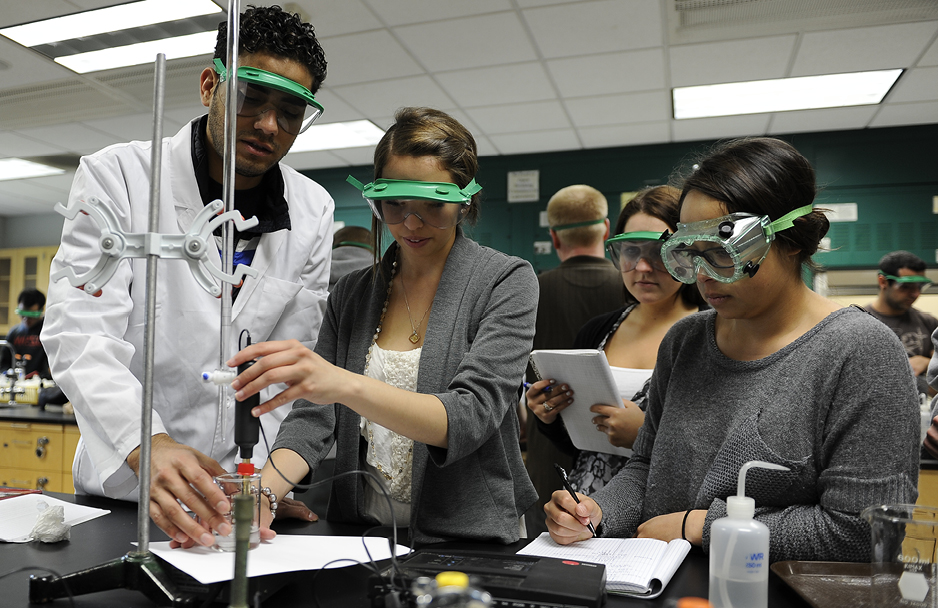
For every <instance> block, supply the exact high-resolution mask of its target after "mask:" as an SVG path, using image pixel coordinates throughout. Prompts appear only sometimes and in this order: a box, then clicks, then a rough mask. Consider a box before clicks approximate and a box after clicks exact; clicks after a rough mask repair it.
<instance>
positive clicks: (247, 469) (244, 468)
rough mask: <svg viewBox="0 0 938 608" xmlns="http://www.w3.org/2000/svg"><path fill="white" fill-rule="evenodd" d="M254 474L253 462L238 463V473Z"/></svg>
mask: <svg viewBox="0 0 938 608" xmlns="http://www.w3.org/2000/svg"><path fill="white" fill-rule="evenodd" d="M253 474H254V463H253V462H241V463H238V475H253Z"/></svg>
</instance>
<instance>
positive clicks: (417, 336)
mask: <svg viewBox="0 0 938 608" xmlns="http://www.w3.org/2000/svg"><path fill="white" fill-rule="evenodd" d="M392 278H393V277H392ZM401 288H402V289H403V290H404V306H406V307H407V320H408V321H410V328H411V329H412V330H414V333H412V334H411V335H410V338H408V340H410V343H411V344H416V343H417V342H420V334H418V333H417V328H418V327H420V326H421V325H423V320H424V319H425V318H426V317H427V313H428V312H430V308H431V307H432V306H433V300H430V306H427V309H426V310H425V311H423V316H422V317H420V321H419V322H418V323H417V324H416V325H414V318H413V316H411V314H410V303H409V302H408V301H407V285H404V275H401Z"/></svg>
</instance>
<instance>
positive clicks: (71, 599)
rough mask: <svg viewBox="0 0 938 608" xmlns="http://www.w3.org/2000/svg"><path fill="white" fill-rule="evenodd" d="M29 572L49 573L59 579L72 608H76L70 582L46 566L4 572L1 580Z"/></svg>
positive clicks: (0, 575) (26, 567)
mask: <svg viewBox="0 0 938 608" xmlns="http://www.w3.org/2000/svg"><path fill="white" fill-rule="evenodd" d="M29 570H39V571H41V572H48V573H49V574H51V575H52V576H54V577H55V578H57V579H59V582H61V583H62V587H63V588H64V589H65V593H67V594H68V601H69V603H71V605H72V608H75V597H74V596H73V595H72V590H71V589H70V588H69V586H68V581H66V580H65V579H63V578H62V575H61V574H59V573H58V572H56V571H55V570H53V569H52V568H46V567H44V566H23V567H22V568H16V569H15V570H10V571H9V572H4V573H3V574H0V579H4V578H6V577H8V576H10V575H12V574H18V573H20V572H27V571H29Z"/></svg>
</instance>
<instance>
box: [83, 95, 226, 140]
mask: <svg viewBox="0 0 938 608" xmlns="http://www.w3.org/2000/svg"><path fill="white" fill-rule="evenodd" d="M205 114H208V108H206V107H205V106H203V105H202V104H201V103H198V102H195V103H193V104H192V105H188V106H181V107H178V108H173V109H171V110H166V111H165V112H164V113H163V120H171V121H173V122H174V123H175V124H178V125H179V127H178V128H177V129H176V130H177V131H178V130H179V129H180V128H182V125H184V124H186V123H187V122H191V121H192V120H194V119H196V118H198V117H199V116H204V115H205ZM139 116H141V120H142V121H143V125H142V126H145V127H147V128H148V129H149V134H148V135H146V136H145V137H144V138H143V139H150V138H151V137H152V136H153V126H152V124H153V116H152V115H151V114H141V115H139ZM144 116H145V117H146V118H143V117H144ZM147 123H149V124H147ZM89 124H91V123H89ZM104 130H105V131H106V130H107V129H104ZM166 131H167V132H168V131H169V129H166ZM167 134H168V133H167Z"/></svg>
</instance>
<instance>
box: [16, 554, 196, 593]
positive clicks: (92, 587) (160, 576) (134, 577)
mask: <svg viewBox="0 0 938 608" xmlns="http://www.w3.org/2000/svg"><path fill="white" fill-rule="evenodd" d="M66 585H68V591H66V587H65V586H66ZM112 589H130V590H133V591H140V592H141V593H143V595H145V596H146V597H148V598H149V599H150V600H152V601H153V602H154V603H156V604H158V605H160V606H194V605H196V602H198V601H199V600H198V598H196V597H194V596H192V595H188V594H181V593H179V592H178V591H177V590H176V585H175V583H174V582H173V581H172V580H171V579H170V576H169V574H168V573H167V572H166V570H165V569H164V566H163V564H162V563H161V562H160V561H159V560H157V559H156V557H155V556H154V555H153V554H152V553H142V554H141V553H128V554H127V555H125V556H123V557H121V558H118V559H115V560H113V561H110V562H107V563H104V564H100V565H98V566H93V567H91V568H88V569H87V570H81V571H79V572H73V573H72V574H66V575H65V576H61V577H58V576H43V577H37V576H31V577H30V578H29V602H30V603H31V604H46V603H48V602H51V601H53V600H55V599H58V598H64V597H68V595H69V592H71V594H72V595H73V596H76V595H85V594H87V593H96V592H98V591H109V590H112Z"/></svg>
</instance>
